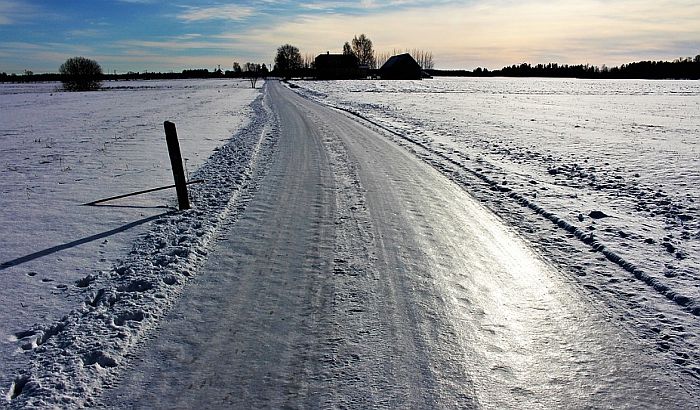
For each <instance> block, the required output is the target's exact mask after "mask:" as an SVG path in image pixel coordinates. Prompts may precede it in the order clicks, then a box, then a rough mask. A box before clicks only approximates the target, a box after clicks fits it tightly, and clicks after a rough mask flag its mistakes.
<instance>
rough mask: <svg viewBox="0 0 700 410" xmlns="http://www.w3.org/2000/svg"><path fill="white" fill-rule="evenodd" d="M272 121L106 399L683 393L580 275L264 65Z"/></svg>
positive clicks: (388, 403)
mask: <svg viewBox="0 0 700 410" xmlns="http://www.w3.org/2000/svg"><path fill="white" fill-rule="evenodd" d="M267 91H268V92H269V93H270V97H271V98H270V100H271V101H272V109H273V111H274V112H276V114H277V115H278V116H279V121H280V135H279V141H278V142H277V146H276V150H275V153H274V155H273V161H271V163H270V164H269V170H268V172H267V174H266V176H265V177H264V179H263V180H262V181H261V183H260V188H259V189H258V191H257V193H256V194H255V196H254V198H253V199H252V200H251V201H250V202H249V203H248V204H247V206H246V209H245V210H244V211H243V213H242V214H241V216H240V218H239V219H238V221H237V222H236V223H235V224H233V225H232V226H231V227H230V229H229V230H228V232H227V233H226V234H225V235H223V236H222V238H221V240H220V241H219V242H218V243H217V244H216V245H215V246H214V247H213V249H212V250H211V252H210V257H209V259H208V261H207V263H206V264H205V265H204V268H203V271H202V272H201V273H200V274H199V276H197V278H196V279H195V280H194V281H193V282H191V283H190V285H188V287H187V288H186V289H185V291H184V293H183V294H182V296H181V298H180V299H179V300H178V302H177V303H176V305H175V307H174V308H173V310H172V311H171V312H170V314H169V315H168V316H167V317H166V318H165V319H164V321H163V322H162V324H161V326H160V327H159V329H158V331H157V333H156V334H155V335H154V337H153V338H152V339H150V340H149V341H147V342H146V343H144V345H143V346H142V348H141V349H140V350H139V351H138V352H137V353H136V354H135V355H134V357H133V358H132V361H131V364H130V365H129V368H128V369H127V370H125V371H124V373H123V374H122V377H121V380H120V381H119V383H118V384H117V386H116V387H114V388H112V389H110V390H108V391H106V392H105V394H104V396H103V398H102V403H103V404H104V405H108V406H109V407H112V406H117V407H120V406H121V407H129V408H131V407H143V408H152V407H159V408H195V407H200V408H214V407H222V408H260V407H271V408H281V407H291V408H298V407H302V408H308V407H312V408H317V407H321V408H326V407H345V406H349V407H352V408H367V407H391V408H409V407H411V408H436V407H437V408H440V407H443V408H473V407H484V408H556V407H567V408H583V407H587V408H590V407H593V408H599V407H605V408H608V407H614V408H625V407H629V408H662V407H663V408H692V407H693V406H697V401H696V400H697V398H696V397H693V395H694V393H693V392H692V391H689V390H690V389H685V388H684V387H683V381H682V380H681V379H680V377H679V376H678V375H677V374H675V373H674V372H673V371H672V370H671V369H668V368H667V367H665V366H663V365H662V364H661V363H660V362H659V361H657V358H656V356H655V351H654V350H653V349H652V348H651V347H650V346H649V345H647V344H645V343H644V342H642V341H640V340H637V339H636V338H635V337H634V336H633V335H632V333H630V332H628V331H627V330H626V329H625V328H623V327H621V326H620V325H619V322H618V321H616V320H613V319H611V318H612V317H613V316H614V315H613V314H612V312H609V311H608V309H609V308H606V307H605V306H603V305H600V304H598V303H597V302H596V301H595V299H594V298H590V297H589V296H587V293H586V289H584V288H583V287H581V286H580V285H577V284H575V283H574V282H572V281H571V280H570V279H567V277H566V276H565V275H562V274H561V273H560V272H558V271H557V270H556V269H555V268H554V267H553V266H552V265H550V264H548V263H547V262H546V261H544V260H543V259H541V258H540V257H538V255H537V254H535V253H534V252H533V251H532V250H531V249H530V248H529V247H528V246H527V245H526V244H525V243H524V242H523V240H521V239H520V238H519V237H518V236H517V235H516V234H515V233H514V232H513V231H512V230H511V229H509V227H507V226H505V225H504V224H503V222H502V221H501V220H500V219H498V218H497V217H496V216H495V215H493V214H492V213H490V211H488V210H487V209H486V208H484V207H483V206H481V205H480V204H479V203H478V202H476V201H475V200H474V199H473V198H472V197H471V196H469V195H468V194H467V193H466V192H465V191H464V190H462V189H461V188H460V187H458V186H457V185H456V184H454V183H453V182H451V181H450V180H449V179H447V178H446V177H445V176H443V175H442V174H440V173H439V172H437V171H436V170H435V169H433V168H432V167H430V166H428V165H426V163H424V162H423V161H421V160H420V159H418V158H417V157H416V156H414V155H413V154H411V153H409V152H408V151H406V150H405V149H403V148H401V147H399V146H397V145H395V144H394V143H392V142H390V141H388V140H387V139H386V138H385V137H383V136H381V135H379V134H377V133H375V132H374V131H372V130H370V129H368V128H366V127H364V126H363V125H361V124H359V123H358V122H357V121H355V120H353V119H351V118H349V117H348V116H347V115H346V114H343V113H340V112H337V111H334V110H332V109H329V108H327V107H324V106H321V105H318V104H316V103H313V102H310V101H308V100H306V99H304V98H302V97H300V96H298V95H296V94H295V93H293V92H291V91H290V90H288V89H286V88H285V87H283V86H281V85H280V84H278V83H273V82H270V83H269V84H268V88H267Z"/></svg>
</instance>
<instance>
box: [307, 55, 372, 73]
mask: <svg viewBox="0 0 700 410" xmlns="http://www.w3.org/2000/svg"><path fill="white" fill-rule="evenodd" d="M314 62H315V68H316V78H317V79H319V80H351V79H358V78H364V77H365V76H366V75H367V73H366V70H363V69H362V68H361V67H360V61H359V60H358V59H357V57H356V56H355V55H354V54H330V53H326V54H320V55H319V56H318V57H316V60H314Z"/></svg>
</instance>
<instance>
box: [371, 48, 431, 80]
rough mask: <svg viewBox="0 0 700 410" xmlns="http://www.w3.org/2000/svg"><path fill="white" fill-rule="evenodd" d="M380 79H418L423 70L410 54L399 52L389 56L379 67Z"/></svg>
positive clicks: (421, 75) (421, 76)
mask: <svg viewBox="0 0 700 410" xmlns="http://www.w3.org/2000/svg"><path fill="white" fill-rule="evenodd" d="M379 75H380V76H381V77H382V80H420V79H421V78H423V70H422V69H421V68H420V65H419V64H418V63H417V62H416V60H414V59H413V57H411V55H410V54H408V53H405V54H399V55H395V56H393V57H391V58H390V59H388V60H387V62H386V63H384V65H383V66H382V67H381V68H380V69H379Z"/></svg>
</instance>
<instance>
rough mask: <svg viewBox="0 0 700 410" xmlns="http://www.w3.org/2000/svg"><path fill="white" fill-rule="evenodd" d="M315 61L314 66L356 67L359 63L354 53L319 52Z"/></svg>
mask: <svg viewBox="0 0 700 410" xmlns="http://www.w3.org/2000/svg"><path fill="white" fill-rule="evenodd" d="M315 62H316V66H318V65H319V64H320V65H324V66H341V67H348V66H350V67H357V65H358V64H359V62H358V60H357V57H356V56H355V54H327V53H326V54H319V55H318V57H316V60H315Z"/></svg>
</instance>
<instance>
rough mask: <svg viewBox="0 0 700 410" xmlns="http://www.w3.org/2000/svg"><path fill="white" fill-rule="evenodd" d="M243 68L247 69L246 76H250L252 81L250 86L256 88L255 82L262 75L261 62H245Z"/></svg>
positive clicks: (249, 78)
mask: <svg viewBox="0 0 700 410" xmlns="http://www.w3.org/2000/svg"><path fill="white" fill-rule="evenodd" d="M243 68H244V70H245V76H246V77H247V78H248V81H250V86H251V87H252V88H255V84H256V83H257V82H258V80H259V79H260V76H261V75H262V67H261V66H260V64H256V63H245V64H244V65H243Z"/></svg>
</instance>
